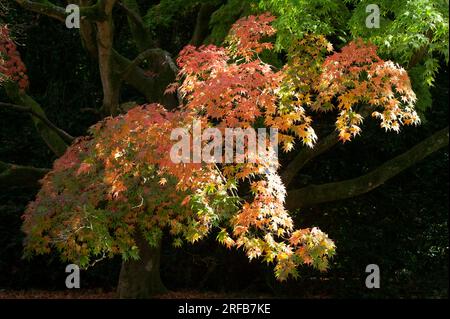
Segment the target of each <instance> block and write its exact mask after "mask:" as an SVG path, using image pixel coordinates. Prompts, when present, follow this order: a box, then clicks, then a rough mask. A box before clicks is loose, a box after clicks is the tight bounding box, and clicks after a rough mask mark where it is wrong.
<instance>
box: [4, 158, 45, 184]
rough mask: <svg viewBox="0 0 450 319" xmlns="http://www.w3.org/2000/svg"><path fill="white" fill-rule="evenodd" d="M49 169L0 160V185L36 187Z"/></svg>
mask: <svg viewBox="0 0 450 319" xmlns="http://www.w3.org/2000/svg"><path fill="white" fill-rule="evenodd" d="M49 171H50V170H49V169H46V168H35V167H30V166H21V165H14V164H8V163H4V162H2V161H0V187H1V188H2V189H4V188H7V187H33V188H34V187H38V186H39V180H40V179H42V178H43V177H44V176H45V174H47V173H48V172H49Z"/></svg>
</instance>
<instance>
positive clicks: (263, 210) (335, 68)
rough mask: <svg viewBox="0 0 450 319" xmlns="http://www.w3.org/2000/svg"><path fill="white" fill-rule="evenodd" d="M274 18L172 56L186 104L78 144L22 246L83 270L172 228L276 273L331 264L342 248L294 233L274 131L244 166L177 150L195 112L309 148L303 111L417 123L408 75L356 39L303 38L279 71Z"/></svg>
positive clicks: (350, 126)
mask: <svg viewBox="0 0 450 319" xmlns="http://www.w3.org/2000/svg"><path fill="white" fill-rule="evenodd" d="M273 20H274V18H273V17H272V16H270V15H268V14H264V15H262V16H258V17H255V16H251V17H247V18H243V19H241V20H239V21H238V22H236V24H235V25H234V26H233V27H232V29H231V31H230V34H229V36H228V39H227V46H226V47H217V46H214V45H208V46H201V47H198V48H196V47H193V46H187V47H185V48H184V49H183V50H182V51H181V52H180V55H179V57H178V59H177V63H178V66H179V68H180V71H179V75H178V82H177V83H174V84H172V85H170V86H169V87H168V88H167V92H174V91H175V90H178V91H179V93H180V95H181V96H182V98H183V104H182V105H180V107H179V109H177V110H175V111H171V112H169V111H167V110H165V109H164V107H163V106H160V105H157V104H152V105H143V106H136V107H135V108H132V109H131V110H130V111H128V112H127V113H126V114H124V115H120V116H117V117H114V118H107V119H105V120H103V121H101V122H99V123H98V124H96V125H94V126H93V127H92V128H91V130H90V133H91V135H90V136H89V137H86V138H81V139H78V140H77V142H76V143H74V144H73V145H72V146H71V147H70V148H69V149H68V150H67V152H66V153H65V154H64V155H63V156H62V157H61V158H60V159H58V160H57V161H56V162H55V164H54V167H53V170H52V171H51V172H50V173H49V174H48V175H47V176H46V177H45V178H44V179H43V181H42V183H43V186H42V189H41V190H40V192H39V194H38V196H37V198H36V200H35V201H34V202H32V203H30V205H29V206H28V208H27V211H26V213H25V214H24V231H25V232H26V233H27V239H26V252H27V253H28V254H32V253H38V254H39V253H47V252H48V251H49V250H50V249H51V248H52V247H56V248H57V249H58V251H60V252H61V255H62V256H63V258H64V259H66V260H70V261H74V262H77V263H78V264H79V265H80V266H87V265H89V264H90V263H91V262H92V260H95V258H98V257H99V256H100V257H104V256H106V257H110V256H112V255H114V254H122V256H123V258H124V259H128V258H138V256H139V251H138V248H137V246H136V243H135V242H134V234H135V232H141V233H142V234H143V235H144V236H145V238H146V239H147V241H148V242H149V244H151V245H156V244H157V243H158V242H159V240H160V239H161V236H162V232H163V231H164V230H167V231H168V232H169V233H170V234H171V235H172V236H173V238H174V241H173V245H174V246H177V247H178V246H180V245H182V244H183V243H184V242H186V241H187V242H190V243H194V242H196V241H198V240H200V239H202V238H204V237H205V236H207V235H208V234H210V233H211V232H213V231H215V230H218V234H217V240H218V241H219V242H220V243H222V244H223V245H225V246H227V247H229V248H232V247H235V248H243V250H244V251H245V253H246V255H247V256H248V258H249V259H253V258H262V259H264V260H265V261H267V262H273V263H275V274H276V276H277V278H278V279H279V280H284V279H286V278H287V277H288V276H294V277H295V276H297V266H299V265H302V264H305V265H312V266H313V267H316V268H318V269H320V270H325V269H326V268H327V266H328V263H329V258H330V257H331V256H333V255H334V253H335V245H334V243H333V241H332V240H330V239H329V238H328V236H327V235H326V234H325V233H323V232H322V231H321V230H319V229H318V228H316V227H313V228H306V229H295V227H294V223H293V220H292V217H291V216H290V214H289V212H288V211H287V210H286V209H285V207H284V203H285V197H286V189H285V186H284V185H283V182H282V180H281V178H280V176H279V174H278V169H279V163H278V160H277V154H276V152H275V150H274V148H273V145H271V141H270V139H269V138H267V137H266V144H265V146H264V147H263V148H262V149H259V151H258V153H257V154H252V153H251V152H250V150H249V148H247V149H245V153H244V154H243V156H244V158H245V159H246V161H244V162H235V163H227V162H226V161H221V163H225V164H217V163H209V162H208V163H207V162H202V163H192V162H187V163H183V162H182V163H174V162H172V160H171V159H170V153H171V152H170V150H171V147H172V145H173V143H170V140H171V132H173V130H174V129H177V128H184V129H185V130H186V131H187V132H189V134H190V141H191V145H192V142H193V141H194V140H193V139H194V134H193V131H194V124H193V123H194V121H199V122H200V123H201V125H202V127H214V128H217V129H219V130H221V132H224V131H225V130H226V129H227V128H241V129H252V128H253V129H256V128H266V129H276V130H277V131H278V135H277V137H278V141H279V143H280V145H281V146H282V149H283V150H284V151H289V150H291V149H292V148H293V146H294V142H295V140H296V139H300V140H301V141H302V142H303V144H305V145H308V146H309V147H312V146H313V145H314V142H315V141H316V139H317V136H316V134H315V132H314V129H313V128H312V124H313V121H312V118H311V117H310V116H309V115H307V114H306V113H307V112H308V111H309V112H315V111H329V110H333V109H338V110H339V112H340V113H339V114H338V120H337V123H336V127H337V130H338V131H339V132H340V133H339V135H340V138H341V140H343V141H346V140H349V139H350V138H351V137H353V136H355V135H356V134H358V133H359V132H360V128H359V125H360V124H361V122H362V120H363V118H362V115H360V114H358V112H357V109H358V107H361V106H362V105H366V104H367V105H368V106H369V107H371V108H375V109H376V110H375V112H374V114H373V115H374V116H376V117H379V118H380V119H381V121H382V127H385V128H386V129H394V130H397V129H398V127H399V126H400V125H408V124H416V123H418V121H419V120H418V117H417V114H416V113H415V111H414V107H413V103H414V101H415V95H414V92H413V91H412V89H411V85H410V82H409V78H408V75H407V74H406V72H405V71H404V70H403V69H402V68H400V67H399V66H397V65H395V64H393V63H392V62H385V61H383V60H381V59H380V58H379V57H378V56H377V55H376V48H375V47H374V46H372V45H367V44H364V43H362V42H361V41H355V42H352V43H350V44H349V45H348V46H346V47H344V48H343V49H342V50H341V52H339V53H334V54H332V55H330V56H328V57H326V55H327V54H328V53H329V52H331V51H332V50H333V48H332V45H331V44H330V43H329V42H328V41H327V40H326V39H325V38H324V37H323V36H319V35H305V37H303V38H302V39H299V40H298V41H293V43H292V47H291V48H290V50H289V51H288V52H287V63H286V65H285V66H284V67H283V68H282V69H280V70H276V68H274V67H273V66H271V65H269V64H267V63H265V62H264V61H263V60H262V59H261V58H260V56H259V54H260V53H261V52H263V51H264V50H271V49H272V44H271V43H270V42H263V41H265V40H266V39H268V38H270V37H271V36H272V35H274V34H275V29H274V28H273V27H272V26H271V24H270V23H271V22H272V21H273ZM164 141H166V142H164ZM209 142H210V141H208V140H206V141H201V143H202V146H204V145H207V144H208V143H209ZM191 151H192V150H191ZM222 154H223V153H222ZM190 156H191V158H192V156H193V154H192V152H191V154H190ZM250 158H251V159H252V160H250Z"/></svg>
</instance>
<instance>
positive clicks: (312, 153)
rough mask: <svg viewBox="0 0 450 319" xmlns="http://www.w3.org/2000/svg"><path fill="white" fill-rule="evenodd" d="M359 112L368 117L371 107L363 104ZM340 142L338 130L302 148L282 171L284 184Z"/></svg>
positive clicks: (287, 184) (287, 183)
mask: <svg viewBox="0 0 450 319" xmlns="http://www.w3.org/2000/svg"><path fill="white" fill-rule="evenodd" d="M358 113H359V114H360V115H361V116H362V117H363V118H367V117H368V116H369V115H370V107H369V106H367V105H363V106H362V107H361V108H360V109H359V111H358ZM338 142H339V135H338V134H337V133H336V131H333V132H332V133H330V134H328V135H327V136H325V137H324V138H322V139H319V142H317V144H316V145H314V147H313V148H304V149H302V150H301V151H300V152H299V153H298V154H297V155H296V157H295V158H294V159H293V160H292V161H291V162H290V163H289V164H288V165H287V166H286V168H285V169H283V170H282V172H281V179H282V180H283V183H284V185H286V187H288V186H289V184H290V183H291V182H292V180H293V179H294V177H295V176H296V175H297V173H298V172H300V170H301V169H302V168H303V167H304V166H305V165H306V164H307V163H308V162H309V161H311V160H312V159H313V158H315V157H317V156H319V155H321V154H322V153H324V152H325V151H327V150H329V149H330V148H332V147H333V146H334V145H336V144H337V143H338Z"/></svg>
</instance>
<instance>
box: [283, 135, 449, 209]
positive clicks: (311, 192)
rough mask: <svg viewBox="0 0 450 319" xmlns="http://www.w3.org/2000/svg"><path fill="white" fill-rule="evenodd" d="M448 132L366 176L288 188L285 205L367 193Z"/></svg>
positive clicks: (433, 148) (439, 145) (436, 146)
mask: <svg viewBox="0 0 450 319" xmlns="http://www.w3.org/2000/svg"><path fill="white" fill-rule="evenodd" d="M448 134H449V131H448V127H446V128H445V129H442V130H440V131H439V132H437V133H435V134H433V135H432V136H430V137H428V138H427V139H425V140H424V141H422V142H420V143H419V144H417V145H416V146H414V147H413V148H411V149H410V150H408V151H407V152H405V153H403V154H401V155H399V156H397V157H395V158H393V159H391V160H390V161H388V162H386V163H384V164H383V165H381V166H379V167H378V168H376V169H375V170H373V171H372V172H370V173H368V174H366V175H363V176H360V177H357V178H354V179H350V180H346V181H342V182H335V183H328V184H323V185H311V186H307V187H304V188H301V189H296V190H291V191H289V193H288V198H287V202H286V206H287V208H288V209H290V210H293V209H297V208H300V207H305V206H313V205H317V204H320V203H325V202H331V201H336V200H341V199H346V198H351V197H355V196H358V195H361V194H364V193H367V192H369V191H371V190H373V189H374V188H377V187H378V186H380V185H382V184H383V183H384V182H386V181H387V180H389V179H391V178H392V177H394V176H396V175H397V174H399V173H400V172H402V171H404V170H405V169H407V168H409V167H411V166H412V165H414V164H416V163H417V162H419V161H421V160H423V159H424V158H425V157H427V156H428V155H430V154H432V153H433V152H435V151H437V150H439V149H441V148H443V147H445V146H447V145H448V140H449V136H448Z"/></svg>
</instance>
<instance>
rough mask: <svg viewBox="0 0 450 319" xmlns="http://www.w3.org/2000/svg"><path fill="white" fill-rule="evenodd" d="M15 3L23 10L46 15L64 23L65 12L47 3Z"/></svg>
mask: <svg viewBox="0 0 450 319" xmlns="http://www.w3.org/2000/svg"><path fill="white" fill-rule="evenodd" d="M16 2H17V3H18V4H19V5H20V6H22V7H23V8H24V9H27V10H30V11H33V12H36V13H40V14H43V15H46V16H48V17H51V18H54V19H57V20H59V21H61V22H64V21H66V10H65V9H64V8H62V7H59V6H57V5H54V4H53V3H51V2H49V1H45V2H36V1H30V0H16Z"/></svg>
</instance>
